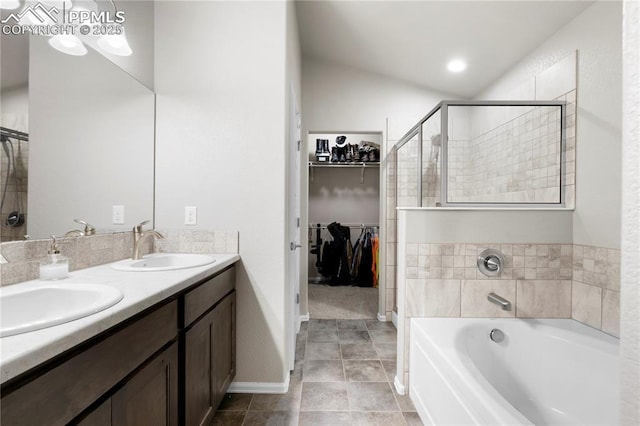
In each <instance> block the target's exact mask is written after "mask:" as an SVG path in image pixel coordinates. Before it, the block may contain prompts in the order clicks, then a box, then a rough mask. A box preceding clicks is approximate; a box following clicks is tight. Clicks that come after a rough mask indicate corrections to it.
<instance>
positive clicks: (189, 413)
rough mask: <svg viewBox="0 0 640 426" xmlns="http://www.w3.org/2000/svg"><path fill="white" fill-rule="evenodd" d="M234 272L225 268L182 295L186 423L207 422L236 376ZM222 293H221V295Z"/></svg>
mask: <svg viewBox="0 0 640 426" xmlns="http://www.w3.org/2000/svg"><path fill="white" fill-rule="evenodd" d="M234 282H235V274H234V270H233V269H228V270H227V271H225V272H224V273H222V274H220V275H218V276H217V277H215V278H213V279H212V280H210V281H208V282H206V283H204V284H202V286H200V287H198V288H197V289H195V290H194V292H193V293H187V294H186V295H185V319H191V320H192V321H191V322H190V323H186V331H185V333H184V355H185V358H184V361H185V365H184V368H185V376H184V381H185V391H184V407H185V425H187V426H191V425H202V424H208V423H209V421H210V420H211V418H212V417H213V414H214V411H215V409H216V407H217V406H218V405H219V404H220V402H221V401H222V398H223V397H224V394H225V392H226V391H227V389H228V388H229V385H230V384H231V381H232V380H233V377H234V376H235V342H236V338H235V328H236V327H235V321H236V319H235V318H236V293H235V291H234V290H233V288H234ZM221 295H222V296H221Z"/></svg>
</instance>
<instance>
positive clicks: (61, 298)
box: [0, 283, 123, 337]
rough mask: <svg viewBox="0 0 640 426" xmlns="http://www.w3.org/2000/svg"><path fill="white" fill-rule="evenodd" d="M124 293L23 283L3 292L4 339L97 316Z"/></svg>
mask: <svg viewBox="0 0 640 426" xmlns="http://www.w3.org/2000/svg"><path fill="white" fill-rule="evenodd" d="M122 297H123V295H122V292H121V291H120V290H119V289H117V288H115V287H111V286H108V285H102V284H76V283H65V284H62V283H61V284H49V283H46V284H45V283H43V284H41V285H37V286H34V287H24V286H20V285H19V284H17V285H15V286H9V287H6V288H3V289H1V290H0V337H5V336H12V335H14V334H21V333H26V332H29V331H34V330H40V329H42V328H47V327H51V326H54V325H58V324H62V323H65V322H69V321H73V320H76V319H78V318H83V317H86V316H89V315H93V314H95V313H97V312H100V311H102V310H104V309H107V308H109V307H111V306H113V305H115V304H116V303H118V302H119V301H120V300H122Z"/></svg>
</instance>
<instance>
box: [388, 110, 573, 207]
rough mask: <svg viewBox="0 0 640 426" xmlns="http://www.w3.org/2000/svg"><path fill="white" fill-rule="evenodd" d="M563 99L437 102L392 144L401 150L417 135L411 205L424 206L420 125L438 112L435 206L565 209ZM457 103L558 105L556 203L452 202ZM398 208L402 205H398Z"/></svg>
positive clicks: (564, 111) (397, 149)
mask: <svg viewBox="0 0 640 426" xmlns="http://www.w3.org/2000/svg"><path fill="white" fill-rule="evenodd" d="M566 104H567V103H566V102H565V101H500V100H496V101H464V100H459V101H455V100H446V101H441V102H439V103H438V104H437V105H436V106H435V107H434V108H433V109H432V110H431V111H429V112H428V113H427V115H425V116H424V117H423V118H422V119H421V120H420V121H418V123H417V124H416V125H415V126H413V127H412V128H411V129H409V131H408V132H407V133H405V134H404V136H402V138H400V140H399V141H398V142H397V143H396V144H395V145H394V149H395V150H396V152H398V151H399V150H400V148H402V147H403V146H404V145H405V144H407V143H408V142H410V141H411V140H412V138H414V137H415V136H416V135H418V171H419V173H418V182H417V184H418V185H417V188H418V189H417V192H418V193H417V206H413V207H423V205H422V204H423V202H422V150H423V147H422V145H423V139H422V136H423V135H422V126H423V124H424V123H425V122H427V120H429V119H430V118H431V117H432V116H433V115H434V114H436V113H437V112H438V111H440V132H441V137H442V146H441V155H440V203H439V204H437V205H436V207H434V208H443V207H444V208H446V207H449V208H458V207H476V208H477V207H482V208H509V207H517V208H538V209H543V208H552V209H557V208H564V207H565V200H566V194H565V189H564V182H565V173H566V165H565V161H566V132H565V114H566ZM452 106H453V107H456V106H465V107H474V106H523V107H526V106H532V107H543V106H557V107H560V164H559V167H560V170H559V173H560V181H559V183H558V185H559V191H560V197H559V198H560V199H559V201H558V202H557V203H530V202H524V203H523V202H516V201H509V202H482V201H474V202H468V201H465V202H453V201H448V193H447V190H448V187H447V183H448V150H447V148H448V143H449V135H448V132H449V114H448V112H449V111H448V109H449V107H452ZM397 207H401V206H397Z"/></svg>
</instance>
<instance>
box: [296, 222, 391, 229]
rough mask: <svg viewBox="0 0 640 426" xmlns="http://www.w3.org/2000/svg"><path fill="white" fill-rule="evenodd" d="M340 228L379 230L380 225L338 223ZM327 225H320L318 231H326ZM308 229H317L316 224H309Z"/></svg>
mask: <svg viewBox="0 0 640 426" xmlns="http://www.w3.org/2000/svg"><path fill="white" fill-rule="evenodd" d="M339 225H340V226H344V227H346V228H360V229H362V228H379V227H380V225H378V224H367V223H355V224H354V223H339ZM328 226H329V225H328V224H322V223H321V224H320V229H327V227H328ZM309 229H318V224H317V223H314V224H311V223H310V224H309Z"/></svg>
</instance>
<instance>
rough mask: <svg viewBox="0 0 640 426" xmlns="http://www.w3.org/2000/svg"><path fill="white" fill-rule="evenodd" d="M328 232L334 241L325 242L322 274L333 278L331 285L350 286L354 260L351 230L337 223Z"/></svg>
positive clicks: (331, 225)
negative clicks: (351, 267)
mask: <svg viewBox="0 0 640 426" xmlns="http://www.w3.org/2000/svg"><path fill="white" fill-rule="evenodd" d="M327 230H328V231H329V233H330V234H331V236H332V237H333V241H325V242H324V245H323V247H322V270H321V271H320V273H321V274H322V275H324V276H325V277H330V278H331V281H330V284H331V285H349V284H350V282H351V273H350V265H351V261H352V259H353V247H352V245H351V230H350V229H349V228H348V227H346V226H341V225H340V224H339V223H337V222H333V223H331V224H329V226H327Z"/></svg>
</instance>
